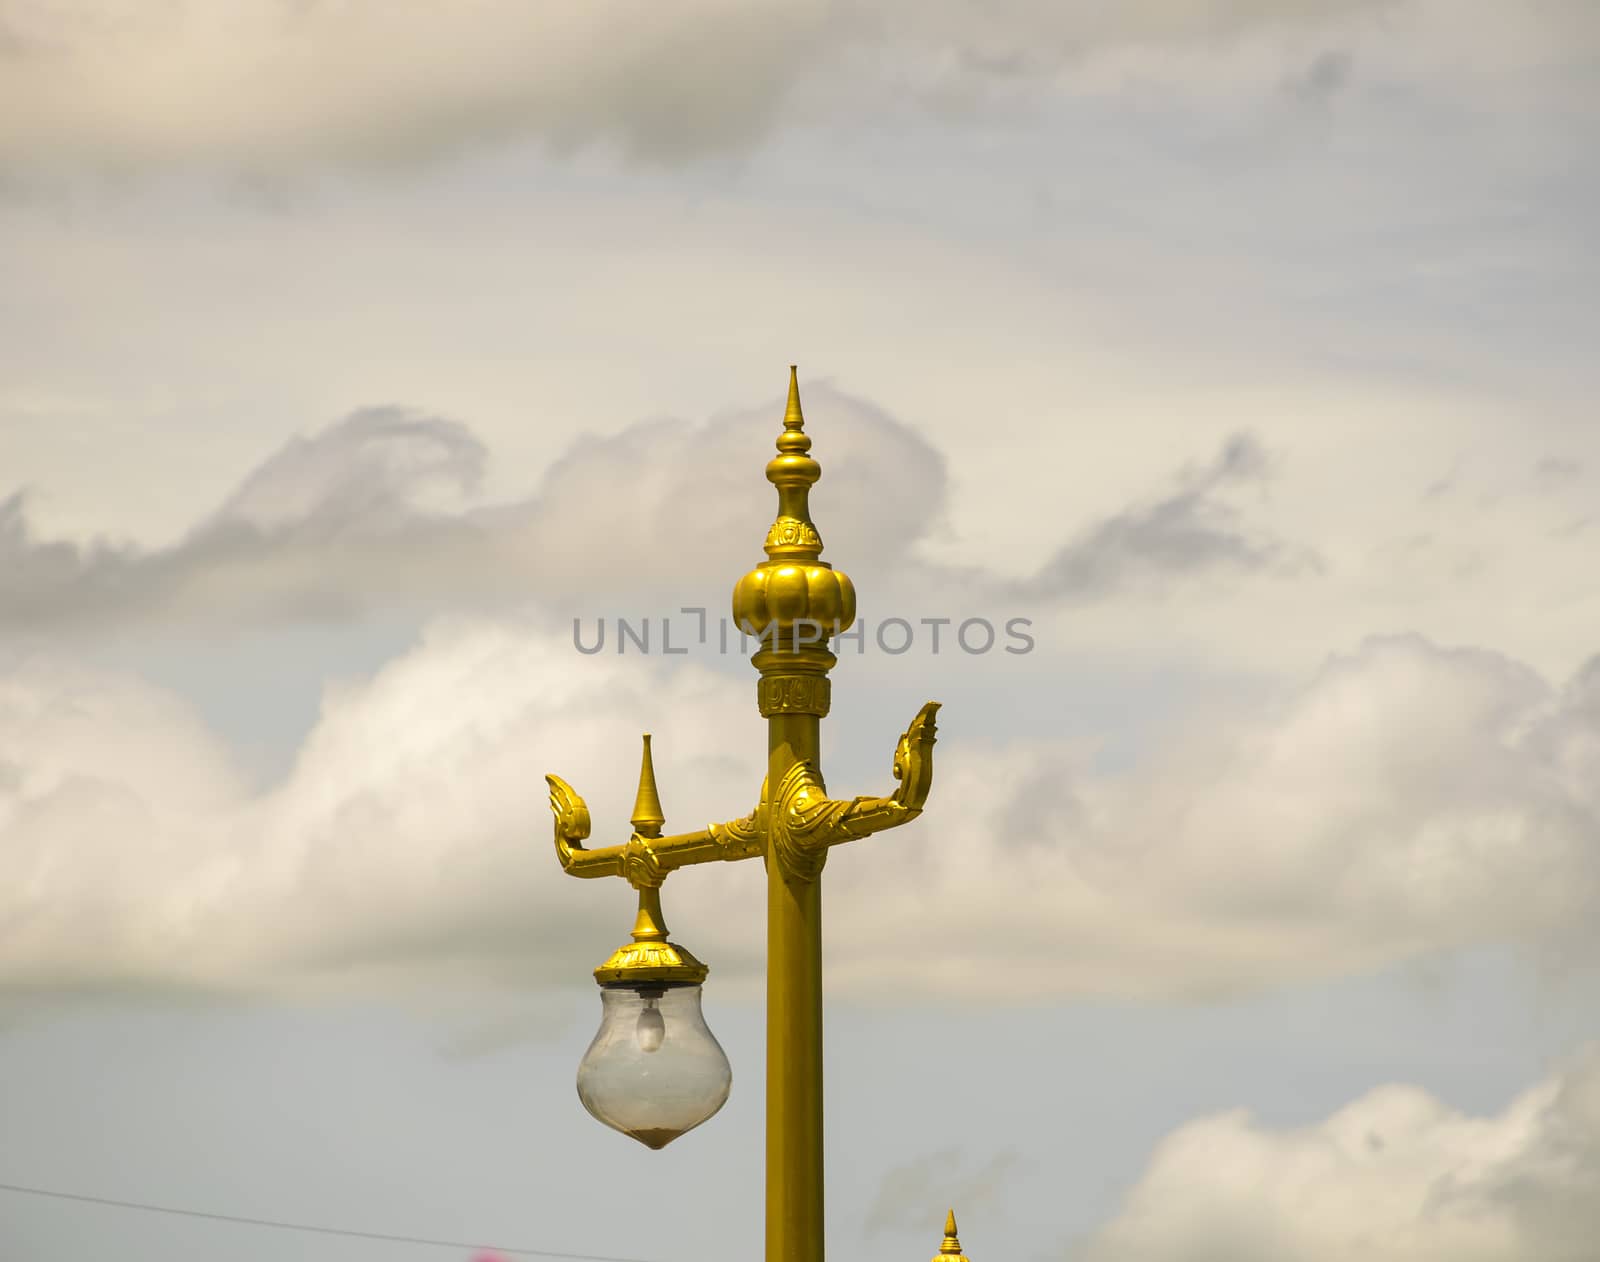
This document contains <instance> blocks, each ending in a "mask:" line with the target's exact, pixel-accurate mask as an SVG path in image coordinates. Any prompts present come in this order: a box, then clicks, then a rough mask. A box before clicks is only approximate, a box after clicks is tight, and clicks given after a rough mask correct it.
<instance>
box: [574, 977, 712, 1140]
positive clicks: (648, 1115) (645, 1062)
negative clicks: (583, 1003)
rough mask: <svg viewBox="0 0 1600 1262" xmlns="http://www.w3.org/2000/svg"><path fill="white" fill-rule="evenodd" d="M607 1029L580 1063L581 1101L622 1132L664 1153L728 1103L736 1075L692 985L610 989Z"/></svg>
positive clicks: (603, 998)
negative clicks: (672, 1143)
mask: <svg viewBox="0 0 1600 1262" xmlns="http://www.w3.org/2000/svg"><path fill="white" fill-rule="evenodd" d="M600 1008H601V1012H600V1029H599V1031H598V1032H597V1033H596V1034H595V1036H594V1042H592V1043H590V1044H589V1050H588V1051H587V1052H585V1053H584V1054H583V1060H582V1061H580V1062H579V1064H578V1098H579V1099H580V1100H582V1101H583V1107H584V1108H586V1109H588V1110H589V1112H591V1113H593V1114H594V1115H595V1116H596V1117H597V1118H599V1119H600V1120H601V1121H602V1122H604V1123H605V1124H606V1125H607V1126H609V1127H612V1128H613V1129H614V1130H619V1131H621V1132H622V1133H623V1134H624V1135H630V1136H632V1137H633V1138H634V1139H637V1140H638V1141H639V1142H640V1143H641V1144H644V1145H645V1146H646V1147H648V1148H664V1147H666V1146H667V1145H668V1144H670V1143H671V1142H672V1141H673V1140H675V1139H676V1138H678V1136H679V1135H682V1134H683V1133H684V1132H685V1131H691V1130H693V1129H694V1128H695V1127H696V1126H699V1125H700V1123H701V1122H704V1121H705V1120H706V1119H708V1118H710V1117H711V1116H712V1115H713V1114H715V1113H716V1111H717V1110H718V1109H720V1108H721V1107H722V1105H723V1103H724V1102H725V1101H726V1100H727V1098H728V1089H729V1087H730V1086H732V1084H733V1070H732V1069H731V1068H730V1067H729V1065H728V1058H727V1056H725V1055H724V1054H723V1051H722V1045H721V1044H720V1043H718V1042H717V1040H716V1037H715V1036H714V1035H713V1034H712V1033H711V1031H710V1029H709V1028H708V1027H707V1026H706V1019H705V1017H704V1015H703V1014H702V1013H701V1011H700V987H699V986H697V985H693V984H689V983H681V982H680V983H656V984H654V985H646V986H639V985H633V986H602V987H601V988H600Z"/></svg>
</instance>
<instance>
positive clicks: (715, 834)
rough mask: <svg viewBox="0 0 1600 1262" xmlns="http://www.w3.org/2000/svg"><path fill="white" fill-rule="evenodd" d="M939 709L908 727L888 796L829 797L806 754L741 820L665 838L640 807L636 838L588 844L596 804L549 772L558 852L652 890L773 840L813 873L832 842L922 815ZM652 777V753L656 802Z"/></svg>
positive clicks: (567, 861)
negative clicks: (681, 871)
mask: <svg viewBox="0 0 1600 1262" xmlns="http://www.w3.org/2000/svg"><path fill="white" fill-rule="evenodd" d="M938 711H939V703H938V702H937V701H930V702H928V703H927V704H926V705H924V706H923V707H922V709H921V710H919V711H918V712H917V716H916V718H914V719H913V720H912V721H911V725H910V726H909V727H907V728H906V730H905V731H904V732H902V733H901V735H900V740H899V742H898V743H897V744H896V746H895V752H894V765H893V771H894V777H895V779H896V780H897V781H898V782H899V783H898V784H897V785H896V787H895V789H894V791H893V792H892V793H890V794H888V795H887V796H884V797H856V798H851V799H848V800H843V799H834V798H830V797H828V795H827V787H826V785H825V784H824V783H823V780H822V775H821V772H820V771H819V770H818V769H817V768H816V766H815V764H814V763H813V762H812V761H811V760H809V759H804V760H799V761H796V762H795V763H794V764H793V765H792V766H791V767H790V769H789V771H788V772H786V773H785V775H784V776H783V778H782V780H781V781H780V782H779V784H778V788H777V792H776V793H770V792H769V789H770V786H769V785H768V784H766V783H763V784H762V786H761V799H760V802H759V804H758V805H757V806H756V809H755V810H754V811H752V812H751V813H750V814H748V815H746V816H744V817H742V818H740V819H734V820H729V821H727V822H726V823H721V824H709V825H707V826H706V827H705V828H701V829H697V830H696V831H694V832H688V833H674V834H672V835H670V836H665V837H662V836H652V835H651V833H652V832H659V825H656V824H653V823H646V824H644V825H643V826H642V827H641V825H640V823H639V819H638V817H637V811H636V818H635V821H634V822H635V830H634V832H633V834H632V835H631V836H630V837H629V838H628V840H627V841H625V842H623V843H622V844H620V845H615V846H602V847H600V848H598V849H590V848H588V847H586V846H585V845H584V842H586V841H587V840H588V838H589V833H590V829H591V820H590V816H589V807H588V804H587V803H586V802H585V801H584V800H583V798H582V797H581V796H579V794H578V793H577V791H576V790H574V789H573V788H572V786H571V785H569V784H568V783H567V782H566V781H565V780H563V779H562V778H561V777H560V776H555V775H547V776H546V777H545V781H546V783H547V784H548V785H549V786H550V810H551V812H552V814H553V815H554V816H555V845H556V857H557V859H559V860H560V863H561V867H562V870H563V871H565V872H566V873H568V874H569V875H571V876H579V877H599V876H620V877H623V878H624V879H626V880H627V881H628V883H629V884H630V885H632V886H634V887H635V888H644V887H654V886H659V885H660V884H661V882H662V881H664V880H665V879H666V877H667V874H668V873H669V872H672V871H673V870H675V869H677V868H682V867H688V866H689V865H691V864H695V863H709V862H711V861H713V860H724V861H733V860H737V859H749V858H753V857H755V856H758V855H766V854H767V853H768V844H769V842H770V844H771V847H772V851H773V853H775V854H776V855H777V856H778V857H779V859H780V862H782V863H784V865H785V866H788V865H790V864H794V865H795V866H796V867H797V868H799V869H801V871H797V872H796V875H802V876H803V877H812V878H814V875H815V872H814V871H812V870H811V869H820V867H821V857H822V855H823V853H824V852H825V851H826V850H827V848H828V847H830V846H836V845H838V844H840V843H841V842H846V841H854V840H856V839H857V838H860V837H866V836H869V835H870V834H872V833H876V832H882V831H883V830H884V829H887V828H896V827H898V826H899V825H901V824H906V823H909V822H910V821H912V820H913V819H915V818H916V817H917V816H918V815H920V814H921V813H922V808H923V804H924V803H925V802H926V801H927V798H928V793H929V790H930V789H931V788H932V787H933V744H934V741H935V739H936V738H937V736H936V733H937V726H936V724H935V721H934V716H935V715H936V714H937V713H938ZM654 779H655V778H654V771H653V769H652V767H651V763H650V760H649V757H648V753H647V755H646V758H645V762H644V767H643V768H642V770H641V785H640V794H641V800H643V799H644V797H645V796H646V794H648V797H649V798H650V799H652V800H655V799H656V792H655V783H654ZM646 780H647V781H648V783H645V781H646ZM774 804H776V809H774Z"/></svg>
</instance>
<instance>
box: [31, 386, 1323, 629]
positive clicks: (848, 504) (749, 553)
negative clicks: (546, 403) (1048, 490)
mask: <svg viewBox="0 0 1600 1262" xmlns="http://www.w3.org/2000/svg"><path fill="white" fill-rule="evenodd" d="M806 398H807V404H808V407H809V408H810V409H811V413H812V415H813V417H819V418H823V419H822V420H821V421H820V423H818V422H813V424H812V431H813V433H815V434H816V435H817V439H816V441H817V447H816V448H815V449H814V452H813V454H815V455H816V456H817V457H818V458H819V459H820V461H821V463H822V466H823V481H822V482H821V484H820V485H819V486H818V488H817V490H816V491H815V492H814V495H813V506H814V508H815V510H816V514H817V520H818V522H819V524H820V526H821V530H822V533H823V537H824V541H825V544H826V545H827V546H828V549H829V553H828V554H829V555H830V556H834V557H837V558H838V559H839V560H840V561H841V563H843V564H846V565H847V567H848V568H850V569H852V570H855V569H857V567H860V572H863V573H872V572H877V571H887V572H889V573H890V577H891V579H892V578H895V577H898V578H901V579H904V578H906V577H907V576H912V577H914V576H916V575H918V574H921V575H924V576H930V577H931V578H932V580H934V581H935V582H936V583H938V584H940V585H946V584H949V583H954V582H962V583H966V584H968V585H969V586H971V587H972V588H973V589H974V590H977V591H983V592H988V593H992V594H994V595H995V596H996V597H997V598H998V597H1004V598H1014V599H1026V600H1039V601H1049V600H1055V599H1059V598H1065V599H1070V600H1087V599H1095V598H1101V597H1105V596H1108V595H1111V594H1114V593H1116V592H1118V591H1121V590H1124V589H1126V588H1134V587H1142V588H1149V587H1151V586H1165V585H1169V584H1174V583H1181V582H1184V581H1187V580H1189V579H1192V578H1194V577H1195V576H1201V575H1215V574H1220V575H1227V574H1249V573H1274V574H1276V573H1292V572H1297V571H1299V570H1304V569H1307V568H1309V567H1311V566H1312V564H1313V563H1314V558H1311V557H1310V554H1309V553H1306V552H1305V551H1304V550H1302V549H1296V548H1294V547H1291V546H1290V545H1288V544H1286V543H1284V542H1283V541H1281V540H1279V539H1277V538H1275V537H1274V536H1272V535H1270V534H1268V533H1266V532H1264V531H1260V530H1254V529H1251V528H1250V527H1249V526H1248V525H1247V524H1246V523H1245V522H1244V521H1243V520H1242V519H1241V515H1240V513H1239V511H1238V510H1237V509H1236V508H1235V507H1233V506H1232V505H1230V504H1229V503H1228V502H1227V499H1226V496H1227V495H1228V493H1229V492H1230V491H1232V490H1233V489H1235V488H1237V487H1240V486H1249V485H1252V484H1259V483H1260V482H1261V481H1262V480H1263V479H1264V477H1265V476H1266V470H1267V461H1266V457H1265V455H1264V454H1263V452H1262V450H1261V448H1260V447H1259V445H1258V444H1257V443H1256V441H1255V440H1254V439H1253V438H1250V437H1249V436H1248V435H1239V436H1235V437H1234V438H1232V439H1230V440H1229V441H1228V442H1227V443H1226V444H1225V445H1224V447H1223V449H1222V451H1221V452H1220V453H1219V454H1218V456H1217V457H1216V459H1215V460H1214V461H1213V462H1212V463H1211V464H1210V465H1208V466H1207V467H1205V468H1203V469H1199V470H1189V471H1186V472H1185V473H1183V474H1181V475H1180V476H1179V479H1178V489H1177V490H1176V491H1174V492H1173V493H1172V494H1170V495H1168V496H1166V497H1164V498H1161V499H1158V500H1156V501H1155V502H1154V503H1151V504H1148V505H1145V506H1140V507H1136V508H1133V509H1129V510H1128V511H1126V512H1124V513H1120V514H1117V515H1115V516H1113V517H1111V518H1109V519H1107V520H1105V521H1103V522H1100V523H1098V524H1097V525H1094V526H1092V527H1091V528H1090V529H1089V530H1088V531H1087V532H1086V533H1085V534H1084V535H1083V536H1082V537H1081V538H1080V539H1078V540H1077V541H1075V542H1073V543H1071V544H1068V545H1067V546H1066V547H1064V548H1063V549H1062V550H1061V551H1060V552H1059V553H1058V554H1057V555H1056V556H1055V557H1054V558H1053V559H1052V560H1051V561H1050V562H1049V563H1047V564H1046V566H1045V567H1044V568H1043V570H1042V571H1041V572H1040V573H1039V574H1038V575H1036V576H1034V577H1033V578H1031V579H1029V580H1027V581H1026V582H1024V583H1020V584H1017V583H1010V582H1007V581H1005V580H1002V579H1000V578H999V577H998V576H995V575H991V574H986V573H983V572H962V573H955V572H952V571H946V570H942V569H939V568H936V567H929V566H927V565H925V564H924V563H921V562H917V561H913V560H912V559H910V558H911V552H912V549H913V547H914V546H915V545H916V544H917V543H918V541H919V540H921V539H923V538H924V537H925V536H926V534H927V533H928V532H929V531H930V530H932V529H933V528H934V527H935V526H936V525H937V524H939V522H940V521H941V519H942V517H943V514H944V511H945V503H946V497H947V494H948V491H947V481H948V480H947V476H946V472H945V467H944V461H943V459H942V457H941V456H940V455H939V453H938V452H937V451H936V450H935V449H934V448H933V447H931V446H930V445H929V444H928V443H927V442H926V441H925V440H924V439H923V438H922V437H921V436H920V435H919V434H917V432H916V431H915V430H914V429H912V428H911V427H909V426H907V425H905V424H903V423H901V422H899V421H897V420H895V419H894V418H893V417H891V416H889V415H888V414H887V413H885V412H883V411H882V410H881V409H878V408H876V407H874V406H872V405H871V404H869V403H866V402H864V401H862V400H860V399H856V398H852V397H851V396H848V395H844V394H841V393H839V392H838V391H835V390H832V389H830V388H828V387H827V386H826V385H822V384H819V385H816V386H813V387H810V388H808V390H807V392H806ZM774 416H775V412H774V410H773V409H759V410H754V411H751V410H745V411H740V412H737V413H732V414H728V415H725V416H721V417H719V418H717V419H714V420H712V421H709V422H707V423H705V424H702V425H693V424H689V423H687V422H680V421H668V420H663V421H653V422H647V423H643V424H639V425H634V426H631V427H629V428H628V429H626V430H624V431H622V432H621V433H618V434H616V435H613V436H610V437H606V438H595V437H589V438H584V439H581V440H579V441H578V442H577V443H575V444H574V445H573V446H572V447H571V448H569V449H568V450H567V451H566V452H564V453H562V454H561V455H560V456H559V457H557V458H556V460H555V461H554V462H553V463H552V464H551V465H550V466H549V468H548V469H547V470H546V472H545V474H544V476H543V478H542V479H541V482H540V485H539V486H538V488H537V489H536V490H535V492H534V493H533V494H531V495H529V496H527V497H525V498H523V499H519V500H515V501H511V502H507V503H499V504H484V503H481V502H480V501H479V500H478V499H477V498H476V494H475V493H476V491H477V488H478V487H479V484H480V482H481V479H482V476H483V472H484V466H485V463H486V460H487V453H486V452H485V450H484V448H483V446H482V445H481V444H480V443H479V442H478V440H477V439H476V438H475V437H474V436H473V435H472V434H471V432H470V431H469V430H468V429H466V428H465V427H464V426H462V425H461V424H459V423H457V422H454V421H449V420H445V419H441V418H438V417H433V416H426V415H421V414H418V413H415V412H408V411H405V410H402V409H398V408H371V409H366V410H364V411H360V412H357V413H355V414H353V415H352V416H350V417H348V418H346V419H345V420H343V421H341V422H338V423H336V424H334V425H331V426H329V427H328V428H326V429H324V430H322V431H321V432H319V433H317V434H315V435H312V436H310V437H304V438H295V439H292V440H291V441H290V442H289V443H288V444H286V445H285V446H284V447H283V448H282V449H281V450H279V451H278V452H276V453H275V454H274V455H272V456H271V457H269V458H268V459H267V460H266V461H265V462H264V463H263V464H262V465H261V466H260V467H258V468H257V469H256V470H255V471H254V472H252V473H251V474H250V475H249V476H248V477H247V478H246V479H245V480H244V481H243V482H242V483H241V484H240V486H239V487H238V488H237V489H235V490H234V491H233V492H231V493H230V494H228V495H227V496H226V497H225V498H224V500H223V501H222V503H221V505H220V506H219V507H218V508H217V509H216V510H215V511H214V512H212V513H210V514H208V515H207V516H206V517H205V519H204V520H203V521H201V522H200V523H199V524H197V525H196V526H195V527H194V528H193V529H192V530H190V531H189V532H188V533H187V534H186V535H185V536H184V537H183V538H182V539H180V540H179V541H178V542H177V543H175V544H173V545H172V546H170V547H167V548H164V549H159V550H153V551H142V550H140V549H137V548H135V547H133V546H131V545H126V544H113V543H104V542H101V543H94V544H91V545H88V546H79V545H77V544H73V543H68V542H64V541H60V540H44V539H39V538H36V537H35V535H34V533H33V531H32V530H31V528H30V526H29V522H28V518H27V514H26V498H25V496H24V495H23V494H22V493H21V492H18V493H16V494H13V495H12V496H10V497H9V498H8V499H6V500H4V501H0V633H10V634H12V635H18V634H21V635H29V634H33V635H38V634H45V633H55V632H60V631H76V632H78V633H82V634H88V635H93V634H98V633H100V632H103V631H104V630H105V629H106V628H108V627H111V626H125V625H128V624H137V623H141V622H152V621H154V620H160V621H161V622H162V623H163V624H164V625H168V626H170V625H174V624H177V623H181V622H187V623H189V624H192V625H197V626H235V627H239V626H246V625H259V624H271V623H275V622H281V621H293V620H332V619H345V618H353V617H359V616H362V615H364V614H367V613H371V612H375V611H378V610H390V609H400V610H408V609H409V610H411V611H414V612H431V611H433V610H436V609H438V608H439V607H440V606H441V605H443V606H445V607H459V608H479V609H494V608H499V609H504V608H507V607H509V606H511V605H520V604H521V603H523V602H525V601H528V600H534V601H538V602H540V603H543V604H544V605H545V606H547V607H549V608H553V609H556V610H557V611H558V612H560V613H562V614H563V615H570V616H581V615H583V614H587V613H593V614H596V615H597V616H598V615H611V616H617V615H622V614H632V613H637V612H639V611H641V610H659V609H667V610H676V609H677V608H678V607H679V606H681V605H685V604H702V605H705V606H707V607H709V608H712V609H715V610H718V611H720V609H721V606H722V605H723V602H724V600H725V598H726V593H727V591H728V590H729V588H730V587H731V584H732V581H733V580H734V579H735V578H736V577H737V576H738V575H739V574H741V573H743V572H744V571H745V570H746V569H748V568H749V566H750V565H751V564H753V563H754V562H755V561H758V560H760V559H761V552H760V544H761V536H760V534H759V533H758V530H759V527H757V526H754V525H753V524H752V523H759V522H761V521H763V520H764V519H770V514H771V513H772V511H773V493H772V488H771V487H770V486H769V485H768V484H767V483H766V482H765V481H764V480H763V479H762V478H761V476H760V473H759V471H760V470H761V469H762V468H763V467H764V466H765V463H766V461H767V460H768V459H769V458H770V456H771V454H772V452H773V447H772V442H773V439H774V437H775V436H776V431H777V425H776V422H775V419H774ZM884 470H895V471H896V472H895V475H894V476H892V477H886V476H884ZM621 601H627V602H630V607H627V608H618V607H617V602H621Z"/></svg>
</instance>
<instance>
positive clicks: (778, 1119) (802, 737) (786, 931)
mask: <svg viewBox="0 0 1600 1262" xmlns="http://www.w3.org/2000/svg"><path fill="white" fill-rule="evenodd" d="M767 723H768V729H767V731H768V739H767V752H768V768H767V771H768V775H769V776H770V777H771V780H770V783H772V784H778V783H780V781H781V780H782V778H783V776H784V774H785V773H786V772H787V771H788V770H789V768H790V767H791V766H793V764H794V763H795V762H797V761H800V760H806V761H809V762H811V763H812V765H813V766H815V765H816V763H817V758H818V746H819V740H818V731H817V728H818V717H817V716H816V715H814V714H774V715H771V716H770V717H769V718H768V720H767ZM823 1249H824V1242H823V1183H822V879H821V876H820V874H819V875H818V877H817V879H816V880H812V881H790V880H787V879H785V876H784V872H783V865H782V864H780V863H779V862H778V861H777V857H776V856H775V855H769V856H768V857H767V1252H766V1262H822V1259H823Z"/></svg>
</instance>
